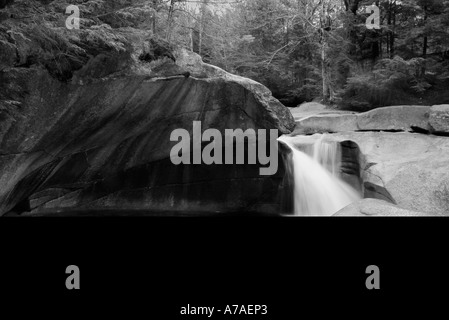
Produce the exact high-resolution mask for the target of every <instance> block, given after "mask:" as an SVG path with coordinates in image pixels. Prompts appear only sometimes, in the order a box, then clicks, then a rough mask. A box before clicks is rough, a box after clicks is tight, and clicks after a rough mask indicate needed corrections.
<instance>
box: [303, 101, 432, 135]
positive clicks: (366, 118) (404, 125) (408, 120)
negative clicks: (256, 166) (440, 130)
mask: <svg viewBox="0 0 449 320" xmlns="http://www.w3.org/2000/svg"><path fill="white" fill-rule="evenodd" d="M429 114H430V107H428V106H391V107H384V108H378V109H374V110H371V111H368V112H364V113H359V114H319V115H314V116H311V117H307V118H304V119H300V120H298V121H297V126H296V129H295V133H296V134H313V133H323V132H331V133H332V132H347V131H406V132H412V131H425V132H428V131H431V130H432V128H431V126H430V125H429Z"/></svg>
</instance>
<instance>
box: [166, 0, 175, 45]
mask: <svg viewBox="0 0 449 320" xmlns="http://www.w3.org/2000/svg"><path fill="white" fill-rule="evenodd" d="M175 1H176V0H170V7H169V9H168V18H167V33H166V36H165V38H166V40H167V41H168V42H170V35H171V32H172V30H171V29H172V20H173V10H174V6H175Z"/></svg>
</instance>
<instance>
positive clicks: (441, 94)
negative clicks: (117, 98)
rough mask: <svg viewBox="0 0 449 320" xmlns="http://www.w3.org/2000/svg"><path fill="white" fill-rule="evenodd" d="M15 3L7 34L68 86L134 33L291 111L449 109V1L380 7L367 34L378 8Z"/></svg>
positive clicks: (266, 0)
mask: <svg viewBox="0 0 449 320" xmlns="http://www.w3.org/2000/svg"><path fill="white" fill-rule="evenodd" d="M15 2H16V3H15V4H14V5H13V6H11V3H14V1H11V0H6V1H5V0H4V1H1V3H0V6H1V7H3V9H2V11H1V14H0V22H1V21H2V20H6V19H7V20H6V21H4V23H3V24H2V28H4V29H5V28H9V27H8V24H11V25H13V26H14V28H12V31H11V30H10V31H9V35H10V36H11V37H18V36H23V37H25V38H26V37H35V38H38V39H40V40H41V41H40V42H41V44H42V45H41V48H40V50H39V52H37V53H36V54H35V55H32V57H31V58H29V59H34V60H35V61H36V63H42V64H44V65H47V66H48V67H49V68H50V69H52V68H54V63H55V61H56V62H57V64H58V67H57V69H58V70H56V73H59V76H60V77H62V78H63V79H64V78H70V72H68V74H67V72H66V71H64V70H65V69H70V70H72V69H75V70H76V69H77V68H80V66H81V65H83V63H85V61H86V59H87V57H88V56H92V55H95V54H96V53H98V51H101V50H104V49H105V50H106V49H107V50H123V49H124V48H125V47H126V45H127V35H128V34H129V33H130V32H131V33H134V34H139V35H140V36H141V37H149V38H151V39H152V41H153V43H163V44H165V45H166V46H169V47H170V46H182V47H185V48H188V49H190V50H192V51H194V52H196V53H198V54H199V55H201V57H202V58H203V60H204V61H205V62H207V63H210V64H213V65H216V66H219V67H221V68H223V69H225V70H226V71H228V72H231V73H234V74H238V75H241V76H244V77H248V78H251V79H254V80H256V81H258V82H261V83H262V84H264V85H266V86H267V87H268V88H269V89H270V90H271V91H272V92H273V95H274V96H275V97H276V98H278V99H279V100H280V101H281V102H282V103H283V104H284V105H286V106H289V107H296V106H297V105H299V104H301V103H302V102H306V101H319V102H322V103H325V104H328V105H332V106H335V107H337V108H340V109H346V110H353V111H367V110H370V109H373V108H377V107H382V106H388V105H398V104H414V105H422V104H424V105H432V104H436V103H448V102H449V90H447V88H449V1H448V0H402V1H400V0H383V1H375V5H376V6H378V8H379V9H380V21H379V22H380V28H379V29H377V28H376V29H372V28H367V26H366V20H367V18H368V17H369V16H370V13H369V11H367V8H368V7H369V6H372V5H373V1H372V0H368V1H362V0H345V1H342V0H108V1H106V0H73V1H71V2H67V1H59V0H56V1H49V0H41V1H15ZM70 4H75V5H78V6H79V8H80V30H79V35H78V38H77V39H75V36H74V35H73V32H72V33H70V32H69V30H66V28H65V27H64V22H65V20H66V19H67V17H68V15H67V14H66V13H65V9H66V7H67V6H68V5H70ZM5 6H6V7H5ZM26 20H28V21H27V23H26V24H25V23H20V22H24V21H26ZM29 20H32V22H31V23H30V21H29ZM5 30H6V29H5ZM5 30H1V31H5ZM128 38H129V37H128ZM80 39H83V40H86V42H84V43H81V42H82V41H81V40H80ZM0 41H6V39H5V40H1V39H0ZM128 42H129V39H128ZM131 42H132V41H131ZM61 51H62V52H61ZM23 63H25V64H30V63H33V62H32V61H23ZM51 65H53V66H51Z"/></svg>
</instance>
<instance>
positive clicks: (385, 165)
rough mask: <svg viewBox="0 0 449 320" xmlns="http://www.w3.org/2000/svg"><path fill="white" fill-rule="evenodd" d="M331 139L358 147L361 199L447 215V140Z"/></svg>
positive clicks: (364, 135)
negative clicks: (365, 198)
mask: <svg viewBox="0 0 449 320" xmlns="http://www.w3.org/2000/svg"><path fill="white" fill-rule="evenodd" d="M331 136H332V137H334V138H335V139H338V140H341V141H346V140H350V141H353V142H355V143H356V144H357V145H358V146H359V149H360V159H359V161H360V166H361V179H362V181H363V183H364V188H365V197H366V196H367V195H368V196H369V197H374V198H379V199H383V200H387V201H389V202H393V203H395V204H397V205H399V206H400V207H402V208H404V209H407V210H411V211H418V212H428V213H432V214H446V215H449V137H442V136H434V135H423V134H418V133H405V132H399V133H390V132H345V133H343V132H342V133H335V134H332V135H331ZM367 192H368V194H367Z"/></svg>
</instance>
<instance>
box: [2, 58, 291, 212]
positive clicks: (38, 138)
mask: <svg viewBox="0 0 449 320" xmlns="http://www.w3.org/2000/svg"><path fill="white" fill-rule="evenodd" d="M178 57H179V54H178ZM98 59H99V58H98ZM100 60H101V59H100ZM180 61H183V60H182V59H180ZM100 62H101V63H104V61H103V60H101V61H100ZM165 63H167V62H165ZM196 63H197V64H196V65H195V66H196V68H203V67H204V68H206V69H208V70H209V69H213V70H214V73H208V72H204V73H203V74H202V75H203V77H201V78H196V77H195V75H197V74H196V73H195V68H193V67H192V68H191V69H189V66H186V65H183V64H182V63H180V64H179V65H178V64H175V63H174V62H169V63H168V66H167V67H166V68H167V69H166V70H168V71H167V72H165V73H164V72H163V70H165V69H164V68H165V67H162V69H161V70H159V73H157V74H154V73H152V74H149V75H145V74H142V73H141V72H140V73H139V74H134V75H133V74H129V71H128V72H127V74H126V75H125V74H123V73H112V74H108V75H107V76H104V75H103V74H97V73H96V72H95V70H96V69H95V68H93V69H92V70H91V71H92V72H89V70H88V69H82V72H80V73H79V76H78V78H75V80H74V81H71V82H70V83H62V82H60V81H58V80H56V79H54V78H52V77H51V76H50V75H49V74H48V72H47V71H46V70H43V69H40V68H37V67H36V68H34V67H33V68H4V69H2V70H1V71H0V93H1V95H0V186H1V187H0V214H4V213H6V212H9V211H14V212H16V211H20V210H22V209H23V205H22V204H23V203H26V204H27V205H29V206H30V210H31V211H32V212H36V213H37V212H45V211H46V210H50V211H52V210H53V211H54V210H55V209H57V208H74V209H80V208H84V209H86V210H94V209H96V208H118V209H138V210H140V209H142V210H160V209H163V210H173V211H176V210H206V211H219V212H227V211H232V210H248V211H255V212H257V211H260V212H269V213H279V212H282V210H283V209H282V205H281V200H280V199H281V198H282V197H284V196H283V194H284V193H285V192H281V190H283V188H287V187H286V185H284V173H285V170H284V167H283V163H284V162H283V161H282V158H283V157H284V156H285V154H286V152H284V153H283V151H282V147H281V152H280V154H279V155H278V156H279V158H280V159H279V170H278V172H277V173H276V174H275V175H273V176H261V175H260V174H259V168H260V167H261V164H260V163H258V164H256V165H215V166H207V165H178V166H176V165H174V164H172V162H171V161H170V158H169V156H170V150H171V148H172V147H173V146H174V145H175V144H176V143H177V142H171V141H170V134H171V132H172V131H173V130H175V129H180V128H183V129H186V130H187V131H189V132H191V131H192V122H193V121H201V122H202V129H203V130H206V129H208V128H215V129H218V130H220V132H222V133H223V132H224V130H225V129H242V130H246V129H256V130H257V129H278V130H279V133H280V134H282V133H289V132H290V131H291V130H292V129H293V128H294V126H295V123H294V119H293V117H292V116H291V114H290V112H289V111H288V109H287V108H285V107H284V106H283V105H282V104H280V103H279V101H277V100H276V99H274V98H273V97H272V96H271V94H270V92H269V90H268V89H266V88H265V87H263V86H262V85H260V84H258V83H256V82H254V81H252V80H249V79H245V78H241V77H236V76H233V75H229V74H227V73H225V72H224V71H223V70H221V69H219V68H215V67H213V66H208V65H205V64H204V65H203V64H202V62H201V61H199V60H197V61H196ZM94 65H95V64H94ZM119 69H121V68H119ZM111 70H113V69H111ZM117 70H118V69H117ZM173 71H176V72H178V71H181V72H186V71H189V72H191V74H192V76H190V77H185V76H183V75H179V76H176V74H175V75H173V74H172V72H173ZM111 72H112V71H111ZM86 74H88V75H90V76H89V81H88V82H86V81H82V80H83V79H86V77H85V75H86ZM267 144H268V143H267ZM284 151H285V150H284ZM287 189H288V188H287Z"/></svg>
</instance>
